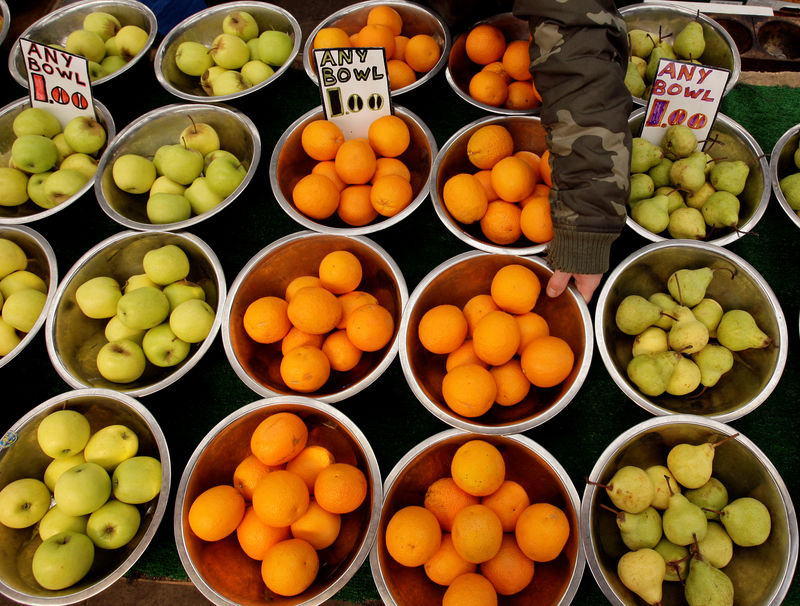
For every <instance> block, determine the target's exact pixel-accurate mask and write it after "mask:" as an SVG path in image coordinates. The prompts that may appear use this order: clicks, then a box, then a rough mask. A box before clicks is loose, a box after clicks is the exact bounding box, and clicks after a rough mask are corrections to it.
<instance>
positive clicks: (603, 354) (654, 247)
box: [594, 239, 789, 423]
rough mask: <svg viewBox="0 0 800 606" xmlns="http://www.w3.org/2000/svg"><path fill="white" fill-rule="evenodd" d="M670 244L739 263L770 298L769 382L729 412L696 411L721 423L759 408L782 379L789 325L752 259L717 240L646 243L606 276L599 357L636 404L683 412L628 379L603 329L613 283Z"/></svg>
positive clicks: (598, 324)
mask: <svg viewBox="0 0 800 606" xmlns="http://www.w3.org/2000/svg"><path fill="white" fill-rule="evenodd" d="M669 248H689V249H691V248H699V249H702V250H704V251H705V252H708V253H711V254H714V255H717V256H720V257H723V258H725V259H727V260H728V261H730V262H732V263H734V264H736V265H737V266H739V268H740V269H742V270H743V271H744V272H745V273H746V274H747V275H748V277H749V278H750V279H752V280H753V282H754V283H755V284H756V285H757V286H758V288H759V289H760V290H761V291H762V292H763V294H764V296H765V297H766V298H767V300H768V301H769V303H770V305H771V306H772V308H773V309H774V310H775V322H776V323H777V325H778V341H779V346H778V358H777V360H776V362H775V368H774V369H773V370H772V375H771V376H770V378H769V381H767V384H766V385H765V386H764V388H763V389H762V390H761V392H759V394H758V395H757V396H755V397H754V398H753V399H752V400H750V401H749V402H747V403H745V404H744V405H742V406H740V407H739V408H737V409H735V410H732V411H730V412H724V413H720V414H712V415H702V416H701V415H696V416H697V417H698V418H702V419H710V420H712V421H715V422H718V423H728V422H730V421H735V420H736V419H739V418H741V417H743V416H745V415H746V414H748V413H750V412H752V411H754V410H755V409H756V408H758V407H759V406H760V405H761V404H762V403H763V402H764V401H765V400H766V399H767V398H768V397H769V396H770V394H771V393H772V392H773V391H774V389H775V387H777V385H778V382H779V381H780V379H781V375H782V374H783V369H784V367H785V366H786V360H787V357H788V351H787V350H788V343H789V333H788V329H787V326H786V317H785V315H784V313H783V309H782V308H781V305H780V301H779V300H778V297H777V296H776V295H775V292H774V291H773V290H772V288H771V287H770V285H769V284H768V283H767V281H766V280H765V279H764V277H763V276H762V275H761V274H760V273H759V272H758V270H757V269H756V268H755V267H753V266H752V265H751V264H750V263H748V262H747V261H745V260H744V259H743V258H742V257H740V256H739V255H737V254H736V253H734V252H731V251H730V250H728V249H727V248H723V247H721V246H717V245H715V244H710V243H708V242H699V241H696V240H680V239H677V240H664V241H662V242H653V243H650V244H647V245H645V246H643V247H642V248H640V249H638V250H636V251H634V252H632V253H631V254H630V255H628V256H627V257H626V258H625V259H623V260H622V261H621V262H620V263H619V264H618V265H617V266H616V267H615V268H614V269H613V270H612V271H611V272H610V273H609V274H608V276H607V277H606V280H605V283H604V284H603V287H602V288H601V289H600V293H599V295H598V297H597V306H596V308H595V316H594V330H595V341H596V343H597V349H598V350H599V352H600V359H601V360H603V364H604V365H605V367H606V370H607V371H608V374H609V375H611V378H612V379H613V381H614V383H615V384H616V385H617V387H618V388H619V389H620V390H621V391H622V392H623V393H624V394H625V395H626V396H628V398H630V399H631V400H632V401H633V402H634V403H635V404H636V405H638V406H639V407H640V408H643V409H644V410H646V411H647V412H649V413H650V414H652V415H656V416H658V417H661V416H663V417H666V418H667V419H674V418H676V417H679V416H681V414H682V413H675V412H672V411H670V410H669V409H667V408H663V407H661V406H658V405H656V404H655V403H653V402H652V401H651V400H650V399H649V398H646V397H645V396H643V395H642V394H641V393H640V392H639V390H638V389H635V388H634V387H633V386H632V385H631V384H630V383H629V382H628V381H627V380H625V379H624V378H623V377H622V373H620V372H619V371H618V370H617V368H616V367H615V365H614V360H613V359H612V357H611V354H610V352H609V348H608V347H607V346H606V344H605V338H604V337H603V330H604V322H603V315H604V310H605V307H606V305H607V302H608V298H609V296H610V294H611V289H612V287H613V285H614V282H615V281H616V280H617V278H618V277H619V276H620V275H621V274H622V273H623V272H624V271H625V270H627V269H628V267H629V266H630V264H631V263H632V262H634V261H636V260H638V259H640V258H641V257H644V256H646V255H649V254H650V253H653V252H658V251H661V250H663V249H669Z"/></svg>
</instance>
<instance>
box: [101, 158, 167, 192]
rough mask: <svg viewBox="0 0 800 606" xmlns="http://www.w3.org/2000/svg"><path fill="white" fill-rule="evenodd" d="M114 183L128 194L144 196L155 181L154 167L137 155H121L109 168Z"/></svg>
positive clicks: (146, 159) (147, 160)
mask: <svg viewBox="0 0 800 606" xmlns="http://www.w3.org/2000/svg"><path fill="white" fill-rule="evenodd" d="M111 176H112V177H113V178H114V183H115V184H116V186H117V187H119V188H120V189H121V190H122V191H126V192H128V193H129V194H144V193H146V192H147V191H148V190H149V189H150V188H151V187H152V185H153V183H154V181H155V180H156V167H155V165H154V164H153V163H152V162H151V161H150V160H149V159H148V158H145V157H144V156H140V155H139V154H123V155H122V156H120V157H119V158H117V159H116V160H114V165H113V166H112V167H111Z"/></svg>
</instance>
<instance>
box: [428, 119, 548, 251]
mask: <svg viewBox="0 0 800 606" xmlns="http://www.w3.org/2000/svg"><path fill="white" fill-rule="evenodd" d="M489 124H499V125H501V126H504V127H505V128H506V129H508V131H509V132H510V133H511V137H512V138H513V139H514V151H515V152H516V151H520V150H527V151H532V152H533V153H535V154H538V155H540V156H541V155H542V153H544V151H545V150H546V149H547V144H546V143H545V131H544V127H542V124H541V121H540V120H539V117H538V116H489V117H486V118H478V119H477V120H475V121H474V122H470V123H469V124H467V125H466V126H464V127H462V128H461V129H460V130H458V131H457V132H456V133H455V134H453V136H452V137H450V138H449V139H448V140H447V142H446V143H445V144H444V145H443V146H442V149H441V150H439V153H438V154H436V159H435V160H434V162H433V170H432V171H431V178H430V184H429V186H428V189H429V190H430V194H431V200H432V201H433V208H434V209H435V210H436V214H437V215H438V217H439V219H440V220H441V222H442V223H444V226H445V227H446V228H447V229H448V230H450V232H451V233H452V234H454V235H455V236H456V237H457V238H458V239H459V240H461V241H462V242H466V243H467V244H468V245H470V246H472V247H473V248H477V249H479V250H484V251H486V252H491V253H500V254H508V253H510V254H515V255H536V254H539V253H541V252H543V251H544V249H545V248H547V244H534V243H533V242H531V241H530V240H528V239H527V238H525V237H524V236H523V237H521V238H520V239H519V240H517V242H515V243H513V244H509V245H507V246H501V245H499V244H495V243H494V242H492V241H491V240H489V239H488V238H487V237H486V236H485V235H484V234H483V232H482V231H481V226H480V224H479V222H478V221H476V222H475V223H473V224H471V225H465V224H463V223H459V222H458V221H456V220H455V219H454V218H453V216H452V215H451V214H450V212H449V211H448V210H447V207H446V206H445V205H444V198H443V191H444V184H445V183H446V182H447V180H448V179H449V178H450V177H453V176H455V175H457V174H459V173H471V174H474V173H476V172H478V170H479V169H478V168H477V167H476V166H474V165H473V164H472V163H471V162H470V161H469V159H468V158H467V143H468V142H469V138H470V137H471V136H472V135H473V134H474V133H475V131H477V130H478V129H480V128H481V127H483V126H487V125H489Z"/></svg>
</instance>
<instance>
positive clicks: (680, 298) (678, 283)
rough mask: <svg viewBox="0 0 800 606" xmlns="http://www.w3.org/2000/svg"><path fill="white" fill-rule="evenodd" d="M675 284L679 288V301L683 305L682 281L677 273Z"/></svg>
mask: <svg viewBox="0 0 800 606" xmlns="http://www.w3.org/2000/svg"><path fill="white" fill-rule="evenodd" d="M675 286H676V287H677V288H678V301H680V302H681V305H683V293H682V292H681V281H680V279H679V278H678V276H677V274H676V275H675ZM676 319H677V318H676Z"/></svg>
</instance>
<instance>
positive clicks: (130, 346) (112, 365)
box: [96, 339, 147, 383]
mask: <svg viewBox="0 0 800 606" xmlns="http://www.w3.org/2000/svg"><path fill="white" fill-rule="evenodd" d="M96 364H97V371H98V372H99V373H100V375H101V376H102V377H103V378H104V379H106V380H107V381H111V382H112V383H132V382H133V381H135V380H136V379H138V378H139V377H141V376H142V373H144V369H145V367H146V365H147V360H146V359H145V357H144V352H143V351H142V348H141V346H140V345H138V344H137V343H135V342H134V341H131V340H130V339H120V340H119V341H111V342H110V343H106V344H105V345H103V347H101V348H100V351H99V352H97V360H96Z"/></svg>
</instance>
